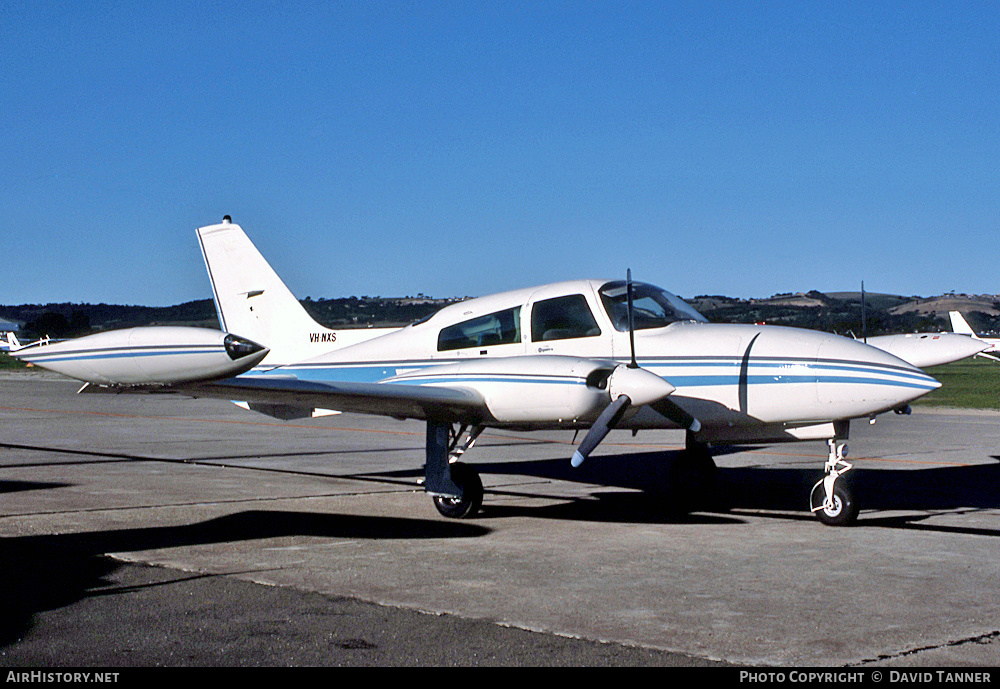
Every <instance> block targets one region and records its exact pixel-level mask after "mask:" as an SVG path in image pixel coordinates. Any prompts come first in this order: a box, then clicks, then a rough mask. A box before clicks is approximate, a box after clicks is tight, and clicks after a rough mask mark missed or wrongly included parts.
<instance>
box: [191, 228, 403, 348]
mask: <svg viewBox="0 0 1000 689" xmlns="http://www.w3.org/2000/svg"><path fill="white" fill-rule="evenodd" d="M198 241H199V242H200V244H201V252H202V255H203V256H204V258H205V267H206V268H208V278H209V280H210V281H211V283H212V292H213V295H214V297H215V308H216V310H217V311H218V314H219V324H220V326H221V327H222V329H223V330H224V331H226V332H229V333H233V334H235V335H240V336H242V337H246V338H248V339H251V340H253V341H254V342H259V343H260V344H263V345H264V346H265V347H268V348H270V350H271V351H270V353H269V354H268V355H267V358H266V359H265V360H264V362H263V365H265V366H281V365H286V364H290V363H295V362H298V361H304V360H306V359H310V358H312V357H315V356H319V355H321V354H324V353H326V352H329V351H331V350H334V349H339V348H341V347H344V346H347V345H349V344H353V343H355V342H358V341H362V340H365V339H371V338H372V337H375V336H377V335H380V334H382V333H384V332H386V331H385V330H375V329H369V330H347V331H343V330H341V331H334V330H331V329H329V328H326V327H324V326H322V325H320V324H319V323H317V322H316V321H315V320H314V319H313V318H312V316H310V315H309V314H308V313H307V312H306V310H305V309H304V308H303V307H302V304H300V303H299V300H298V299H296V298H295V295H293V294H292V292H291V291H290V290H289V289H288V287H286V286H285V283H284V282H282V280H281V278H280V277H278V274H277V273H275V272H274V269H272V268H271V266H270V265H269V264H268V262H267V261H266V260H265V259H264V257H263V256H262V255H261V253H260V252H259V251H258V250H257V247H255V246H254V245H253V243H252V242H251V241H250V239H249V237H247V235H246V233H245V232H244V231H243V228H241V227H240V226H239V225H237V224H235V223H233V222H231V221H230V219H229V216H228V215H227V216H226V218H225V220H224V221H223V222H222V223H220V224H218V225H209V226H207V227H202V228H199V229H198Z"/></svg>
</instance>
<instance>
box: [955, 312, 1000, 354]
mask: <svg viewBox="0 0 1000 689" xmlns="http://www.w3.org/2000/svg"><path fill="white" fill-rule="evenodd" d="M948 315H949V316H950V317H951V329H952V330H954V331H955V332H956V333H957V334H959V335H961V336H962V337H970V338H972V340H974V341H976V342H980V343H982V344H983V349H982V350H981V351H980V352H979V353H978V354H979V356H981V357H985V358H987V359H993V360H994V361H1000V357H998V356H997V354H996V353H997V352H998V351H1000V349H998V347H1000V338H996V337H980V336H979V335H977V334H976V331H975V330H973V329H972V327H971V326H970V325H969V324H968V322H967V321H966V320H965V317H963V316H962V312H961V311H949V312H948Z"/></svg>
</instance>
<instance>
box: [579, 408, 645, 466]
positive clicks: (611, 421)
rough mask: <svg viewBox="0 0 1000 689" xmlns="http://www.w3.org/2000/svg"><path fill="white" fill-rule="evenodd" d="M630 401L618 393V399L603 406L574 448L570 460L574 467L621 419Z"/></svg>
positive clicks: (580, 462)
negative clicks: (580, 441)
mask: <svg viewBox="0 0 1000 689" xmlns="http://www.w3.org/2000/svg"><path fill="white" fill-rule="evenodd" d="M631 403H632V401H631V400H630V399H629V398H628V395H620V396H619V397H618V399H616V400H615V401H614V402H612V403H611V404H609V405H608V406H607V407H605V409H604V411H602V412H601V415H600V416H598V417H597V421H595V422H594V425H593V426H591V427H590V430H589V431H587V435H586V436H584V438H583V442H582V443H580V446H579V447H578V448H576V452H574V453H573V459H572V460H570V463H571V464H572V465H573V466H574V467H578V466H580V465H581V464H583V460H585V459H587V457H589V456H590V453H591V452H593V451H594V448H595V447H597V446H598V445H600V444H601V441H602V440H604V437H605V436H606V435H607V434H608V433H609V432H610V431H611V429H612V428H614V427H615V426H616V425H617V424H618V422H619V421H620V420H621V418H622V414H624V413H625V412H626V410H628V408H629V405H630V404H631Z"/></svg>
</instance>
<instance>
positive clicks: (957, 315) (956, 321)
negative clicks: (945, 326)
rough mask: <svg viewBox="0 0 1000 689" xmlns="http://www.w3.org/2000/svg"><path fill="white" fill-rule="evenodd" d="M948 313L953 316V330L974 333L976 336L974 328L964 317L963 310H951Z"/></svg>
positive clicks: (964, 333) (963, 333)
mask: <svg viewBox="0 0 1000 689" xmlns="http://www.w3.org/2000/svg"><path fill="white" fill-rule="evenodd" d="M948 315H949V316H950V317H951V329H952V330H954V331H955V332H956V333H959V334H961V335H972V336H973V337H975V336H976V333H975V331H973V329H972V328H970V327H969V324H968V323H967V322H966V320H965V318H963V317H962V312H961V311H949V312H948Z"/></svg>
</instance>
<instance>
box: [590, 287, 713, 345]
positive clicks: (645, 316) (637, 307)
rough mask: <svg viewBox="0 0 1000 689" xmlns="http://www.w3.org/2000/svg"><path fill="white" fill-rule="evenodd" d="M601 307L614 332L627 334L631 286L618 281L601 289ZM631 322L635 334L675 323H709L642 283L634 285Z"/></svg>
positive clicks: (673, 298) (663, 292)
mask: <svg viewBox="0 0 1000 689" xmlns="http://www.w3.org/2000/svg"><path fill="white" fill-rule="evenodd" d="M600 293H601V303H603V304H604V309H605V310H606V311H607V312H608V317H609V318H610V319H611V323H612V324H613V325H614V326H615V330H618V331H619V332H623V333H624V332H628V285H627V283H626V282H625V281H623V280H619V281H616V282H609V283H607V284H606V285H604V286H603V287H601V289H600ZM632 320H633V323H634V324H635V329H636V330H647V329H649V328H662V327H665V326H668V325H670V324H671V323H674V322H676V321H700V322H706V319H705V317H704V316H702V315H701V314H700V313H698V312H697V311H695V310H694V309H693V308H692V307H691V306H689V305H688V304H687V303H686V302H684V301H683V300H682V299H681V298H680V297H677V296H675V295H673V294H671V293H670V292H667V291H666V290H662V289H660V288H659V287H655V286H653V285H647V284H646V283H643V282H634V283H632Z"/></svg>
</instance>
